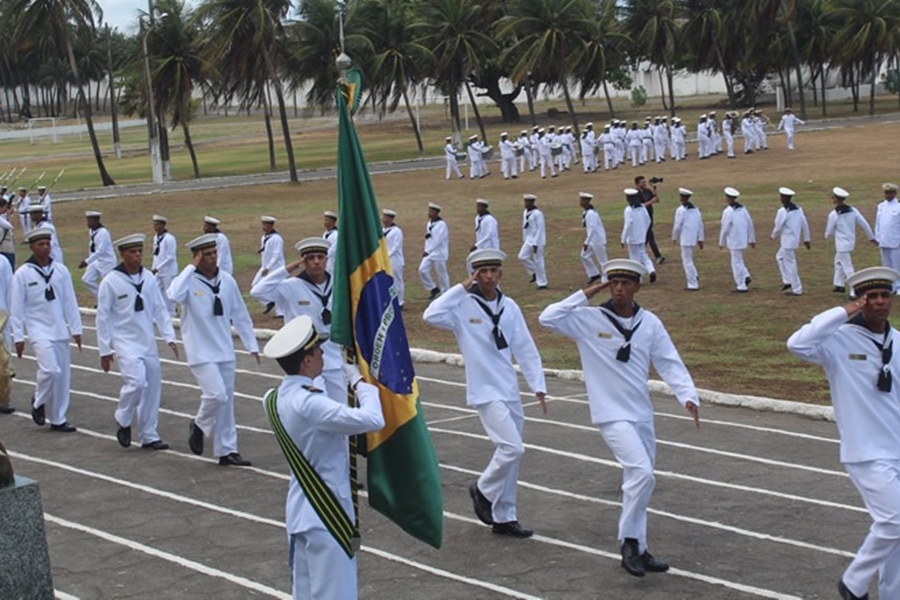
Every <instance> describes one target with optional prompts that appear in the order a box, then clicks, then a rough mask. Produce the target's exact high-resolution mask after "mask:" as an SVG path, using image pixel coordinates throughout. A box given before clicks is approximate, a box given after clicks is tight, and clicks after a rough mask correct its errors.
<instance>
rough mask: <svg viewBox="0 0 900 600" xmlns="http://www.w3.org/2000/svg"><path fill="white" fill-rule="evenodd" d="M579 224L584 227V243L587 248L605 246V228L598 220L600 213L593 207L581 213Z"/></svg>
mask: <svg viewBox="0 0 900 600" xmlns="http://www.w3.org/2000/svg"><path fill="white" fill-rule="evenodd" d="M581 224H582V226H584V243H585V245H587V246H595V245H599V246H605V245H606V228H605V227H603V221H602V220H601V219H600V213H598V212H597V209H595V208H594V207H593V206H592V207H590V208H588V209H587V210H585V211H584V212H582V213H581Z"/></svg>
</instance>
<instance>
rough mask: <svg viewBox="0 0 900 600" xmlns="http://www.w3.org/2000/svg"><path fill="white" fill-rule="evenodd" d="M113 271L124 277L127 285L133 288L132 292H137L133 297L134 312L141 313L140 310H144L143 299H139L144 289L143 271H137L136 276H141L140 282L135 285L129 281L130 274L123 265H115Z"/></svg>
mask: <svg viewBox="0 0 900 600" xmlns="http://www.w3.org/2000/svg"><path fill="white" fill-rule="evenodd" d="M114 270H116V271H118V272H119V273H121V274H122V275H124V276H125V279H126V280H127V281H128V283H130V284H131V285H132V286H134V291H136V292H137V295H136V296H135V297H134V312H141V311H142V310H144V299H143V298H142V297H141V290H142V288H143V287H144V270H143V269H141V270H140V271H138V275H140V276H141V280H140V281H138V282H137V283H135V282H134V281H132V280H131V273H129V272H128V271H126V270H125V263H119V264H117V265H116V266H115V268H114Z"/></svg>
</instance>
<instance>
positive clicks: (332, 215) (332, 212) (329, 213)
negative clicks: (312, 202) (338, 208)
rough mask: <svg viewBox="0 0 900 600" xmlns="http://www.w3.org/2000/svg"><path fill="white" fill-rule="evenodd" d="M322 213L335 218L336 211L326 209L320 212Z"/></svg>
mask: <svg viewBox="0 0 900 600" xmlns="http://www.w3.org/2000/svg"><path fill="white" fill-rule="evenodd" d="M322 215H323V216H326V217H328V218H329V219H337V213H336V212H334V211H333V210H326V211H325V212H323V213H322Z"/></svg>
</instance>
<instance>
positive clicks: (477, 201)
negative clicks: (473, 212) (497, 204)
mask: <svg viewBox="0 0 900 600" xmlns="http://www.w3.org/2000/svg"><path fill="white" fill-rule="evenodd" d="M475 204H483V205H484V206H490V205H491V203H490V202H488V201H487V200H485V199H484V198H476V199H475Z"/></svg>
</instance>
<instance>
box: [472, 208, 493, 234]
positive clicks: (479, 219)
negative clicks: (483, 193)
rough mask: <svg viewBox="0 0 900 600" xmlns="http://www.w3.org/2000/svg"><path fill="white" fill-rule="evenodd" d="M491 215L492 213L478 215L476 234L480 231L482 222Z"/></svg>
mask: <svg viewBox="0 0 900 600" xmlns="http://www.w3.org/2000/svg"><path fill="white" fill-rule="evenodd" d="M489 214H491V213H489V212H486V213H484V214H483V215H478V217H477V218H476V219H475V231H476V232H477V231H478V230H479V229H481V222H482V221H483V220H484V218H485V217H486V216H488V215H489Z"/></svg>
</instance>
